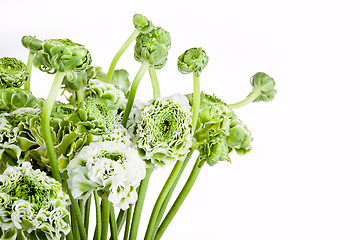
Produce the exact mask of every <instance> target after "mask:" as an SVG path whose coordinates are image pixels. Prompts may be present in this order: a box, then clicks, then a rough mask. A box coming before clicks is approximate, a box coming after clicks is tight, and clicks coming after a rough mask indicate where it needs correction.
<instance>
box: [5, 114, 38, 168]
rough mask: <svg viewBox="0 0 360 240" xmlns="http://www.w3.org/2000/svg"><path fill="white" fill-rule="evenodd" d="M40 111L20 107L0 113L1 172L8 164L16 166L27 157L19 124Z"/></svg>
mask: <svg viewBox="0 0 360 240" xmlns="http://www.w3.org/2000/svg"><path fill="white" fill-rule="evenodd" d="M39 111H40V109H38V108H19V109H17V110H15V111H12V112H11V113H2V114H0V165H1V166H0V169H1V170H0V173H1V172H2V171H4V170H5V167H6V164H9V165H11V166H15V165H18V164H19V163H21V162H22V161H23V160H24V159H25V157H26V154H25V153H24V152H23V151H22V150H21V148H20V141H21V140H20V130H19V125H20V124H21V123H22V122H24V121H26V118H27V117H30V116H34V115H35V114H36V113H37V112H39Z"/></svg>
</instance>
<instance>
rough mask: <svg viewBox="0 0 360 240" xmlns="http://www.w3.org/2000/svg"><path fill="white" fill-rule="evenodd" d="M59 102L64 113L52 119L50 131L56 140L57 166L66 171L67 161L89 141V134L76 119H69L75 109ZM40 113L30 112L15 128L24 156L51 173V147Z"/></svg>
mask: <svg viewBox="0 0 360 240" xmlns="http://www.w3.org/2000/svg"><path fill="white" fill-rule="evenodd" d="M60 106H61V105H60V104H59V103H57V104H56V105H55V107H56V109H59V110H61V111H62V112H63V113H64V115H62V116H59V115H58V114H59V113H56V114H54V115H53V116H52V117H51V118H50V131H51V136H52V140H53V143H54V150H55V153H56V155H57V156H58V167H59V169H61V170H64V169H65V168H66V166H67V164H68V162H69V161H70V160H71V159H72V158H73V157H74V156H75V155H76V153H77V152H78V151H79V150H80V149H81V148H82V147H83V146H85V145H87V144H88V143H89V142H90V139H91V136H90V135H89V133H88V132H87V131H86V130H84V129H82V128H81V127H79V126H77V125H76V124H75V123H74V122H71V121H69V120H67V119H66V118H68V117H69V116H72V115H69V114H71V113H72V112H73V109H69V108H68V107H69V105H66V104H64V105H62V106H63V107H60ZM40 114H41V112H37V113H32V114H30V113H29V114H28V115H27V116H25V117H24V118H25V120H23V121H21V122H20V123H18V125H17V127H16V128H15V129H16V132H17V135H16V140H17V142H16V145H17V146H19V147H20V149H21V152H22V153H21V156H23V157H24V158H28V159H29V160H31V161H32V162H33V163H34V164H36V165H37V166H38V167H39V168H40V169H42V170H43V171H46V172H49V171H50V170H51V168H50V162H49V158H48V149H47V148H46V145H45V140H44V138H43V134H42V130H43V125H42V122H41V117H40Z"/></svg>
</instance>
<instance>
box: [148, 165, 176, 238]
mask: <svg viewBox="0 0 360 240" xmlns="http://www.w3.org/2000/svg"><path fill="white" fill-rule="evenodd" d="M182 164H183V161H177V162H176V164H175V166H174V168H173V170H172V171H171V173H170V175H169V177H168V179H167V180H166V182H165V184H164V187H163V188H162V190H161V192H160V194H159V196H158V198H157V200H156V202H155V205H154V208H153V211H152V213H151V216H150V220H149V224H148V227H147V229H146V234H145V238H144V239H145V240H150V239H151V236H152V234H153V232H154V230H155V224H156V219H157V217H158V214H159V212H160V209H161V206H162V204H163V202H164V200H165V198H166V196H167V194H168V192H169V190H170V188H171V186H172V185H173V183H174V182H175V179H176V177H177V175H178V173H179V172H180V169H181V166H182Z"/></svg>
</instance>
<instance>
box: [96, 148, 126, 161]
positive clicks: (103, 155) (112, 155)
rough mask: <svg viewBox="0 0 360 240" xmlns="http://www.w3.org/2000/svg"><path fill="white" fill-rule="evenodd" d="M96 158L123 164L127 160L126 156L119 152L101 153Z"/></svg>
mask: <svg viewBox="0 0 360 240" xmlns="http://www.w3.org/2000/svg"><path fill="white" fill-rule="evenodd" d="M94 158H107V159H111V160H113V161H116V162H120V163H122V162H123V161H124V160H125V157H124V154H122V153H118V152H107V151H101V152H100V153H99V154H97V155H96V156H94Z"/></svg>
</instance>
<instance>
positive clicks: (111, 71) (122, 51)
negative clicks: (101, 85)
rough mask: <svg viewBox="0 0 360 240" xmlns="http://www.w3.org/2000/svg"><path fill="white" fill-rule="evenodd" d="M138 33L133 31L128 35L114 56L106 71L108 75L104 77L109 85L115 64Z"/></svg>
mask: <svg viewBox="0 0 360 240" xmlns="http://www.w3.org/2000/svg"><path fill="white" fill-rule="evenodd" d="M139 33H140V31H139V30H137V29H135V30H134V32H133V33H132V34H131V35H130V37H129V38H128V39H127V40H126V42H125V43H124V44H123V45H122V46H121V48H120V49H119V51H118V52H117V53H116V54H115V56H114V58H113V60H112V62H111V64H110V68H109V71H108V74H107V76H106V82H107V83H110V81H111V78H112V76H113V74H114V71H115V66H116V63H117V62H118V61H119V58H120V57H121V55H122V54H123V53H124V52H125V50H126V49H127V48H128V47H129V46H130V44H131V43H132V42H133V41H134V39H135V38H136V37H137V36H138V35H139Z"/></svg>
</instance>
